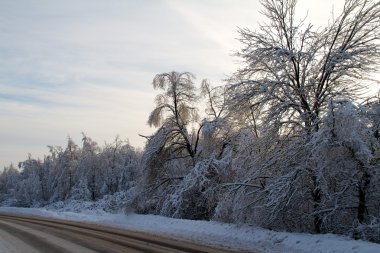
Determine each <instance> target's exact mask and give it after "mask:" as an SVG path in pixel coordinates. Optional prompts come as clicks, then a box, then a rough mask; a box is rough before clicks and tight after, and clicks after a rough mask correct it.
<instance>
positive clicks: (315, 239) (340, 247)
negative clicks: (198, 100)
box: [0, 207, 380, 253]
mask: <svg viewBox="0 0 380 253" xmlns="http://www.w3.org/2000/svg"><path fill="white" fill-rule="evenodd" d="M0 212H3V213H4V212H6V213H14V214H16V213H17V214H28V215H38V216H44V217H54V218H60V219H66V220H76V221H86V222H92V223H97V224H102V225H109V226H114V227H124V228H128V229H133V230H138V231H145V232H153V233H159V234H163V235H166V236H169V237H176V238H179V239H185V240H188V241H192V242H200V243H202V244H207V245H213V246H222V247H226V248H232V249H237V250H242V251H243V250H244V251H256V252H276V253H277V252H295V253H301V252H302V253H305V252H313V253H317V252H318V253H321V252H323V253H324V252H329V253H330V252H331V253H333V252H334V253H338V252H342V253H343V252H344V253H354V252H355V253H359V252H363V253H364V252H365V253H378V252H380V244H375V243H370V242H365V241H361V240H352V239H350V238H347V237H344V236H338V235H332V234H324V235H312V234H302V233H286V232H274V231H270V230H265V229H261V228H256V227H251V226H237V225H232V224H225V223H219V222H212V221H211V222H209V221H192V220H181V219H171V218H166V217H162V216H156V215H138V214H133V213H131V214H124V213H119V214H112V213H108V212H105V211H103V210H83V211H81V212H79V213H77V212H69V211H52V210H47V209H44V208H13V207H0ZM0 248H1V247H0Z"/></svg>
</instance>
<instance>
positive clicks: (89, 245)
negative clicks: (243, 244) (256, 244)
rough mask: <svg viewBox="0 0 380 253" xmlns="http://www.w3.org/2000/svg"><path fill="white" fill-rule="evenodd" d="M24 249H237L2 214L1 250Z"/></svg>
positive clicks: (155, 252)
mask: <svg viewBox="0 0 380 253" xmlns="http://www.w3.org/2000/svg"><path fill="white" fill-rule="evenodd" d="M23 252H25V253H36V252H49V253H50V252H51V253H61V252H65V253H66V252H75V253H80V252H84V253H93V252H107V253H108V252H109V253H116V252H128V253H129V252H130V253H134V252H151V253H169V252H193V253H201V252H210V253H214V252H220V253H227V252H229V253H232V252H236V251H228V250H223V249H216V248H211V247H208V246H202V245H197V244H193V243H190V242H184V241H179V240H176V239H173V238H165V237H164V236H160V235H154V234H149V233H141V232H134V231H129V230H124V229H119V228H112V227H105V226H100V225H95V224H89V223H80V222H73V221H63V220H56V219H48V218H40V217H27V216H18V215H17V216H16V215H8V214H7V215H5V214H0V253H23Z"/></svg>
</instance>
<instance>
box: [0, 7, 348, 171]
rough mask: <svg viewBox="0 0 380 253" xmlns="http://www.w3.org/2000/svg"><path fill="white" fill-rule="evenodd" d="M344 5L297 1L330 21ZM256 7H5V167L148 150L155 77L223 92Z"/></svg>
mask: <svg viewBox="0 0 380 253" xmlns="http://www.w3.org/2000/svg"><path fill="white" fill-rule="evenodd" d="M342 1H343V0H299V5H300V6H301V8H300V9H301V10H302V12H303V14H306V11H307V10H308V11H309V14H308V15H309V17H310V19H311V21H312V22H321V23H323V22H327V20H328V18H329V17H331V10H332V9H333V8H334V10H337V9H339V8H340V7H341V6H342ZM260 8H261V7H260V4H259V1H258V0H250V1H249V0H196V1H195V0H172V1H170V0H168V1H165V0H139V1H132V0H107V1H105V0H64V1H63V0H62V1H58V0H56V1H54V0H17V1H15V0H0V169H1V168H3V167H4V166H8V165H9V164H10V163H11V162H13V163H14V164H15V165H17V163H18V162H19V161H23V160H25V159H26V158H27V156H28V153H31V154H32V157H34V158H38V157H40V158H43V155H44V154H47V153H48V149H47V147H46V146H47V145H53V146H55V145H60V146H65V145H66V142H67V138H68V136H71V137H72V138H73V139H74V141H75V142H76V143H77V144H80V140H81V138H80V136H81V135H80V134H81V132H82V131H83V132H85V133H86V134H87V135H88V136H89V137H91V138H93V139H94V140H95V141H97V142H98V143H99V144H100V145H102V144H103V143H104V141H107V142H112V140H113V139H114V137H115V136H116V135H120V136H121V138H122V139H129V141H130V143H131V144H132V145H134V146H136V147H143V145H144V139H143V138H141V137H139V136H138V134H139V133H140V134H145V135H148V134H150V133H152V132H153V131H154V129H151V128H149V127H148V126H147V124H146V122H147V118H148V115H149V113H150V111H151V110H152V109H153V108H154V104H153V99H154V97H155V95H156V94H157V92H156V91H155V90H153V88H152V85H151V82H152V79H153V77H154V75H155V74H158V73H162V72H168V71H172V70H176V71H180V72H181V71H190V72H192V73H193V74H195V75H196V76H197V83H200V82H201V80H202V79H203V78H208V79H210V80H211V81H212V82H213V83H214V84H220V83H221V81H220V80H221V79H223V78H224V77H226V76H227V75H229V74H230V73H232V72H233V71H234V70H236V68H237V64H236V62H237V60H238V59H236V58H234V57H233V56H232V52H233V51H235V50H238V49H239V43H238V42H237V41H236V38H237V32H236V30H237V27H248V28H251V29H255V27H257V22H258V21H262V20H261V16H260V14H259V10H260Z"/></svg>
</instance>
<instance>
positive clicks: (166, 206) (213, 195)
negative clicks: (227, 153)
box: [160, 157, 231, 219]
mask: <svg viewBox="0 0 380 253" xmlns="http://www.w3.org/2000/svg"><path fill="white" fill-rule="evenodd" d="M230 165H231V163H230V157H225V158H224V159H223V160H217V159H214V158H208V159H205V160H202V161H200V162H198V163H197V164H196V165H195V167H194V168H193V169H192V170H191V171H190V173H188V174H187V175H186V176H185V177H184V179H183V180H182V181H181V183H180V184H178V185H177V187H176V188H175V190H174V192H173V193H171V194H170V195H168V197H167V198H166V199H165V201H164V203H163V205H162V209H161V212H160V213H161V214H162V215H165V216H170V217H175V218H185V219H210V218H211V217H212V216H213V214H214V209H215V207H216V205H217V202H218V199H219V194H220V187H221V184H222V183H223V182H224V181H225V180H226V179H225V178H226V175H227V174H228V170H229V169H230Z"/></svg>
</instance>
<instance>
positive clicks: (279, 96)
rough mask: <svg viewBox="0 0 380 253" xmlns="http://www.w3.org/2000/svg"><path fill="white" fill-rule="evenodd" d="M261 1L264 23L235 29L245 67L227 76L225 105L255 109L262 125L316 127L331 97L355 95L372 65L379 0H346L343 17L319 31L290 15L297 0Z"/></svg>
mask: <svg viewBox="0 0 380 253" xmlns="http://www.w3.org/2000/svg"><path fill="white" fill-rule="evenodd" d="M261 2H262V5H263V7H264V10H263V12H262V13H263V15H264V16H265V17H266V18H267V20H268V21H267V22H266V23H264V24H262V25H261V26H260V27H259V29H258V30H257V31H251V30H249V29H240V30H239V33H240V42H241V43H242V44H243V48H242V49H241V50H240V52H238V54H237V55H238V56H240V57H241V58H242V59H243V61H244V66H243V67H242V68H241V69H239V70H238V71H237V73H236V74H235V75H234V76H233V78H232V80H231V81H232V82H233V84H232V85H230V91H231V93H230V96H231V97H230V100H231V105H232V107H233V108H234V110H235V111H236V110H237V109H239V110H242V111H247V110H260V111H261V116H260V119H259V120H260V122H262V123H263V124H265V126H266V127H268V125H272V126H274V125H278V126H279V127H280V129H279V130H282V131H287V132H289V131H293V132H294V131H299V130H302V131H306V132H308V133H311V132H313V131H318V129H319V120H320V117H321V115H322V114H323V113H324V112H325V110H326V105H327V103H328V101H329V99H330V98H332V97H336V96H346V97H350V98H353V99H355V98H357V96H358V95H359V93H358V92H359V91H360V90H361V89H362V88H363V85H362V84H363V83H362V80H363V79H365V78H366V77H367V76H368V74H370V73H371V71H373V70H374V68H376V67H377V63H378V60H379V55H380V54H379V52H380V51H379V38H380V37H379V31H380V29H379V25H380V19H379V18H380V3H379V2H378V1H371V0H359V1H356V0H346V2H345V4H344V9H343V11H342V13H341V15H340V16H338V17H337V18H336V19H334V20H332V21H331V22H330V24H329V25H328V26H326V27H325V28H323V29H320V30H318V29H313V26H312V25H311V24H308V25H306V24H305V21H304V20H301V21H300V22H297V21H296V15H295V9H296V2H297V1H296V0H262V1H261ZM285 129H286V130H285Z"/></svg>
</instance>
